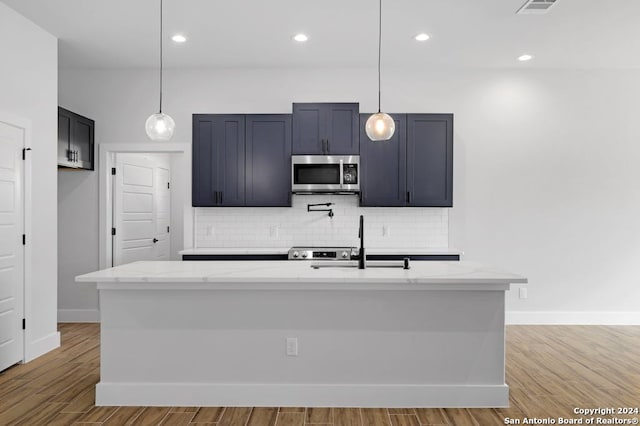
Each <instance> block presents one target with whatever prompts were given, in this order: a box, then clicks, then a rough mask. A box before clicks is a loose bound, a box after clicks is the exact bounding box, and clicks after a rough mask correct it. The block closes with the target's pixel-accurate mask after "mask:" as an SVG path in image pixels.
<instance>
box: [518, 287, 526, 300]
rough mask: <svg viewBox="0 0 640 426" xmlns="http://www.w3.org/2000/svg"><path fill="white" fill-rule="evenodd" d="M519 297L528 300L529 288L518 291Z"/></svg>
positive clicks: (521, 288)
mask: <svg viewBox="0 0 640 426" xmlns="http://www.w3.org/2000/svg"><path fill="white" fill-rule="evenodd" d="M518 295H519V296H520V299H526V298H527V296H528V294H527V288H526V287H520V290H519V291H518Z"/></svg>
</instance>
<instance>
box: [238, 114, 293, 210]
mask: <svg viewBox="0 0 640 426" xmlns="http://www.w3.org/2000/svg"><path fill="white" fill-rule="evenodd" d="M246 138H247V139H246V177H247V181H246V203H245V205H246V206H256V207H260V206H261V207H274V206H283V207H288V206H291V114H273V115H271V114H264V115H247V116H246Z"/></svg>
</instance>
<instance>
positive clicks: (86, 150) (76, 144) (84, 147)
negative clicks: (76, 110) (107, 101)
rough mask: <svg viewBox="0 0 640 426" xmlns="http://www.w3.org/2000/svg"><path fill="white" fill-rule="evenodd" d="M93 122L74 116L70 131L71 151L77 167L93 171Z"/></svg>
mask: <svg viewBox="0 0 640 426" xmlns="http://www.w3.org/2000/svg"><path fill="white" fill-rule="evenodd" d="M94 126H95V125H94V121H93V120H91V119H89V118H86V117H82V116H79V115H76V116H75V118H74V120H73V125H72V131H71V151H72V152H75V159H76V160H75V163H76V166H77V167H80V168H83V169H88V170H93V164H94V163H93V146H94Z"/></svg>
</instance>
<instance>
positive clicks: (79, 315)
mask: <svg viewBox="0 0 640 426" xmlns="http://www.w3.org/2000/svg"><path fill="white" fill-rule="evenodd" d="M58 322H100V311H99V310H98V309H58Z"/></svg>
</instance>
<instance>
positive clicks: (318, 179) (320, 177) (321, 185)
mask: <svg viewBox="0 0 640 426" xmlns="http://www.w3.org/2000/svg"><path fill="white" fill-rule="evenodd" d="M291 191H292V192H310V193H313V192H337V193H340V192H344V193H354V192H359V191H360V156H359V155H292V156H291Z"/></svg>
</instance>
